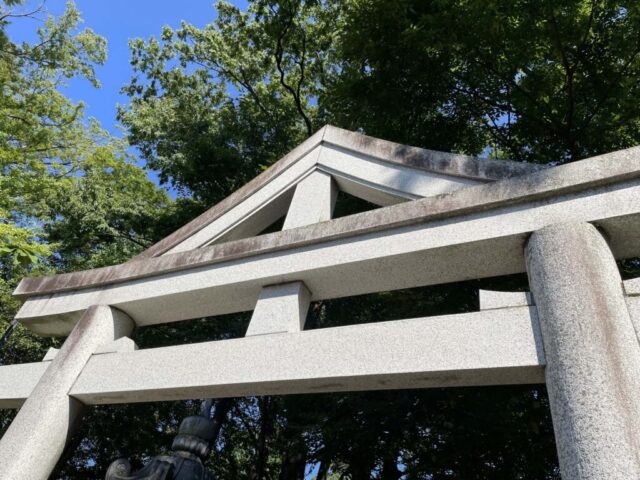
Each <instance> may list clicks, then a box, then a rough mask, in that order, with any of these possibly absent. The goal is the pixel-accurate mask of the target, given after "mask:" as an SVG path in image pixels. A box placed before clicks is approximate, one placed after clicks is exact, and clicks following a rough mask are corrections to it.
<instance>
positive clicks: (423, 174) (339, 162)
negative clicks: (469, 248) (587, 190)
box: [135, 125, 545, 259]
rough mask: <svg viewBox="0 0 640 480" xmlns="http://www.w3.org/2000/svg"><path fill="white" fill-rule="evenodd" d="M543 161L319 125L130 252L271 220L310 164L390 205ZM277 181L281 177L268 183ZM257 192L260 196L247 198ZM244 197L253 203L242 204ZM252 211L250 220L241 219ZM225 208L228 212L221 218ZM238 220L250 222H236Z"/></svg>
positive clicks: (178, 245) (154, 250) (186, 243)
mask: <svg viewBox="0 0 640 480" xmlns="http://www.w3.org/2000/svg"><path fill="white" fill-rule="evenodd" d="M542 168H545V167H544V166H541V165H535V164H529V163H524V162H514V161H510V160H491V159H487V158H479V157H473V156H468V155H460V154H454V153H444V152H438V151H434V150H427V149H423V148H418V147H411V146H407V145H401V144H398V143H394V142H389V141H386V140H380V139H377V138H373V137H369V136H366V135H363V134H360V133H356V132H351V131H348V130H343V129H341V128H337V127H333V126H331V125H326V126H324V127H323V128H322V129H320V130H319V131H318V132H316V133H315V134H314V135H312V136H311V137H309V138H308V139H307V140H305V141H304V142H303V143H301V144H300V145H299V146H297V147H296V148H295V149H293V150H292V151H291V152H289V153H288V154H287V155H285V156H284V157H282V158H281V159H280V160H278V161H277V162H276V163H274V164H273V165H272V166H271V167H270V168H268V169H267V170H265V171H264V172H263V173H262V174H260V175H258V176H257V177H256V178H254V179H253V180H252V181H250V182H249V183H247V184H246V185H244V186H243V187H242V188H240V189H238V190H237V191H235V192H234V193H233V194H231V195H230V196H228V197H227V198H225V199H224V200H223V201H221V202H220V203H218V204H216V205H214V206H213V207H211V208H210V209H209V210H207V211H206V212H204V213H203V214H201V215H200V216H198V217H197V218H195V219H193V220H192V221H191V222H189V223H187V224H186V225H184V226H183V227H181V228H179V229H178V230H176V231H175V232H173V233H172V234H170V235H169V236H167V237H165V238H164V239H162V240H161V241H159V242H158V243H156V244H155V245H153V246H151V247H150V248H148V249H147V250H145V251H144V252H142V253H141V254H139V255H138V256H137V257H135V259H142V258H150V257H157V256H160V255H164V254H166V253H175V252H179V251H185V250H191V249H193V248H198V247H200V246H204V245H209V244H211V243H213V242H214V241H215V242H218V243H219V242H220V241H225V240H232V239H237V238H241V237H242V236H245V237H246V236H253V235H255V234H257V233H259V232H260V231H262V230H263V229H264V228H265V227H267V226H268V225H269V224H271V223H272V222H273V221H275V220H277V219H278V218H279V217H280V216H281V214H282V213H283V212H282V210H283V209H284V213H286V208H287V206H288V202H289V201H290V199H291V195H292V191H293V189H294V187H295V185H296V184H297V183H298V182H299V181H300V180H301V179H302V178H304V177H305V176H306V175H307V174H308V173H309V172H310V171H312V170H314V169H321V170H323V171H325V172H327V173H329V174H331V175H332V176H333V177H334V179H336V180H337V181H338V183H339V187H340V189H341V190H344V191H346V192H348V193H351V194H353V195H355V196H358V197H360V198H365V199H366V200H368V201H370V202H372V203H376V204H379V205H390V204H393V203H397V202H399V201H403V200H412V199H418V198H423V197H425V196H432V195H436V194H440V193H448V192H451V191H453V190H457V189H460V188H464V187H466V186H472V185H476V184H481V183H487V182H491V181H496V180H503V179H506V178H511V177H516V176H520V175H526V174H528V173H533V172H536V171H539V170H541V169H542ZM287 177H288V178H287ZM276 182H279V183H280V185H274V184H275V183H276ZM259 193H260V194H261V196H262V198H253V197H257V196H258V194H259ZM251 200H253V204H252V205H248V203H251ZM232 212H233V213H235V215H233V214H232ZM230 214H231V215H230ZM252 215H253V216H254V221H253V223H251V222H248V221H247V219H248V218H250V217H251V216H252ZM225 216H231V217H234V218H230V219H225V220H221V219H223V217H225ZM258 218H260V220H258ZM216 222H218V223H220V225H216ZM242 222H244V223H245V224H247V223H249V224H250V225H249V226H248V227H247V226H245V227H244V228H238V226H241V224H242ZM252 229H253V230H252ZM234 232H236V233H235V234H234Z"/></svg>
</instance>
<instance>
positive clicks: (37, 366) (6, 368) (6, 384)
mask: <svg viewBox="0 0 640 480" xmlns="http://www.w3.org/2000/svg"><path fill="white" fill-rule="evenodd" d="M50 364H51V362H34V363H23V364H18V365H2V366H1V367H0V408H18V407H20V405H22V404H23V403H24V401H25V400H26V398H27V397H28V396H29V395H30V394H31V392H32V391H33V389H34V388H35V386H36V385H37V384H38V382H39V381H40V378H41V377H42V375H44V372H46V371H47V368H49V365H50Z"/></svg>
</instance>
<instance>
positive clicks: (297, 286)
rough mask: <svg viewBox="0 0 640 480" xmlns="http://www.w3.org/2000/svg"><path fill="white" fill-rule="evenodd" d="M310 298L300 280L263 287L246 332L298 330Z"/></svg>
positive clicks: (249, 333)
mask: <svg viewBox="0 0 640 480" xmlns="http://www.w3.org/2000/svg"><path fill="white" fill-rule="evenodd" d="M310 299H311V294H310V293H309V290H308V289H307V287H306V286H305V285H304V283H302V282H291V283H285V284H282V285H273V286H270V287H265V288H263V289H262V292H260V296H259V297H258V302H257V303H256V308H255V309H254V311H253V316H252V317H251V322H250V323H249V328H248V329H247V333H246V335H247V336H252V335H264V334H267V333H284V332H299V331H301V330H302V329H304V322H305V320H306V318H307V311H308V310H309V303H310Z"/></svg>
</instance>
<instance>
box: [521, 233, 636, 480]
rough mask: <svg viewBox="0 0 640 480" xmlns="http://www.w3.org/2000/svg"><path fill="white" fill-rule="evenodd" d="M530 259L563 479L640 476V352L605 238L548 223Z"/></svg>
mask: <svg viewBox="0 0 640 480" xmlns="http://www.w3.org/2000/svg"><path fill="white" fill-rule="evenodd" d="M526 261H527V270H528V274H529V283H530V287H531V292H532V293H533V297H534V299H535V303H536V305H537V310H538V317H539V321H540V327H541V331H542V338H543V343H544V350H545V357H546V362H547V366H546V371H545V378H546V383H547V389H548V392H549V402H550V405H551V414H552V418H553V425H554V430H555V436H556V443H557V449H558V457H559V461H560V469H561V474H562V478H563V480H578V479H580V480H596V479H598V480H601V479H604V478H606V479H607V480H629V479H631V478H640V401H639V399H640V349H639V348H638V341H637V338H636V335H635V331H634V328H633V325H632V322H631V318H630V315H629V311H628V309H627V305H626V303H625V298H624V294H623V288H622V280H621V278H620V274H619V272H618V268H617V265H616V262H615V260H614V257H613V255H612V253H611V251H610V249H609V247H608V245H607V242H606V241H605V239H604V238H603V237H602V235H601V234H600V233H599V232H598V231H597V229H596V228H595V227H594V226H592V225H590V224H586V223H575V224H556V225H550V226H547V227H545V228H542V229H541V230H538V231H536V232H534V233H533V234H532V236H531V238H530V240H529V241H528V244H527V247H526Z"/></svg>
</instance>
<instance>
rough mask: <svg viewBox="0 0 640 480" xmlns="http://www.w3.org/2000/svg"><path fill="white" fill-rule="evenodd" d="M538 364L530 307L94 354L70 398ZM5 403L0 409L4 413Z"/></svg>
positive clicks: (433, 380)
mask: <svg viewBox="0 0 640 480" xmlns="http://www.w3.org/2000/svg"><path fill="white" fill-rule="evenodd" d="M325 358H331V359H332V361H331V362H324V361H322V359H325ZM47 363H48V362H46V363H45V365H46V364H47ZM544 363H545V361H544V354H543V351H542V343H541V337H540V331H539V327H538V321H537V318H536V315H535V307H516V308H500V309H497V310H488V311H483V312H473V313H466V314H460V315H446V316H441V317H427V318H415V319H410V320H394V321H386V322H378V323H370V324H364V325H353V326H347V327H336V328H325V329H317V330H308V331H301V332H297V333H273V334H271V335H257V336H250V337H245V338H239V339H234V340H221V341H215V342H206V343H199V344H191V345H181V346H175V347H166V348H154V349H147V350H137V351H128V352H123V351H119V352H114V353H104V354H100V355H98V354H94V355H93V356H92V357H91V359H90V360H89V361H88V363H87V365H86V367H85V368H84V370H83V371H82V373H81V374H80V376H79V378H78V380H77V381H76V383H75V384H74V385H73V387H71V391H70V395H72V396H74V397H76V398H78V399H79V400H81V401H82V402H83V403H86V404H108V403H128V402H142V401H145V402H146V401H163V400H184V399H189V398H200V397H224V396H230V397H233V396H242V395H277V394H291V393H305V392H307V393H313V392H316V393H320V392H335V391H349V390H379V389H393V388H418V387H424V388H430V387H447V386H473V385H503V384H519V383H542V382H543V378H544V377H543V369H544ZM203 364H206V365H215V368H209V369H203V368H201V366H202V365H203ZM6 369H12V370H13V373H12V375H11V376H8V375H7V374H6ZM39 369H42V364H40V363H37V364H24V365H15V366H11V367H0V399H5V400H4V401H6V400H7V399H9V400H11V401H12V402H13V404H14V405H15V404H17V403H20V402H21V401H22V400H24V398H26V396H27V395H28V394H29V390H28V388H27V385H24V386H21V384H20V382H21V380H20V378H21V375H22V374H23V373H25V372H32V373H30V375H31V377H35V376H36V375H37V373H38V372H37V371H38V370H39ZM36 382H37V379H36V378H32V379H31V380H30V385H34V384H35V383H36ZM16 392H17V393H16ZM18 395H22V397H23V398H18ZM8 397H10V398H8ZM4 401H3V400H0V407H2V406H4V407H5V408H7V407H8V406H11V405H7V404H6V403H4Z"/></svg>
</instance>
